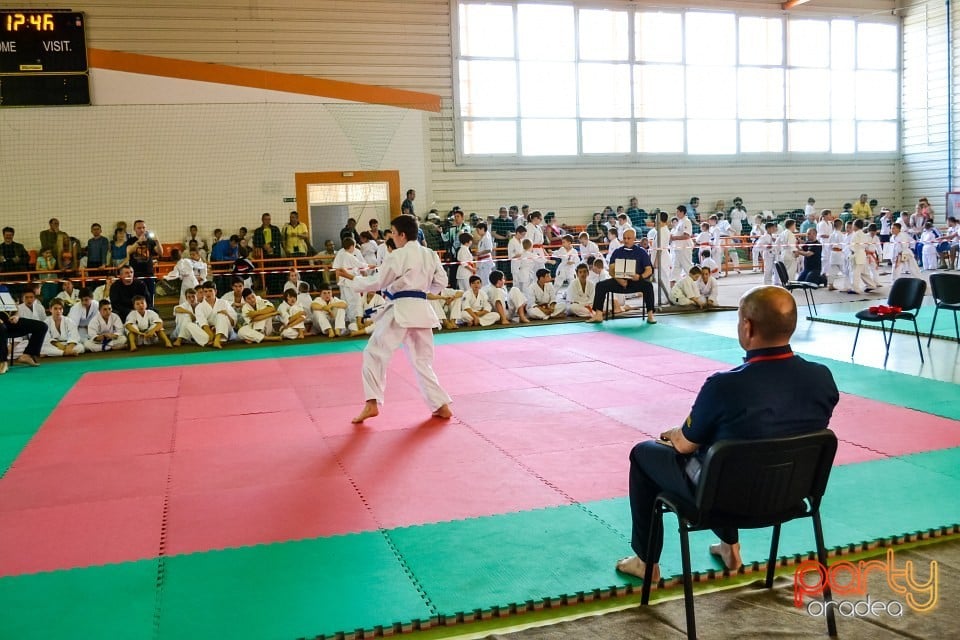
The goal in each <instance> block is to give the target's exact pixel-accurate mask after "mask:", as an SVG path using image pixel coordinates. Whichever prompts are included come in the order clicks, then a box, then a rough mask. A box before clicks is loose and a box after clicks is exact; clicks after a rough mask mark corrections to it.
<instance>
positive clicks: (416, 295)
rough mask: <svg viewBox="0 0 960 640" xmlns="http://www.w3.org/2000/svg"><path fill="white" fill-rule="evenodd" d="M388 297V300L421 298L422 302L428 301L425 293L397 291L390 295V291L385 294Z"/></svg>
mask: <svg viewBox="0 0 960 640" xmlns="http://www.w3.org/2000/svg"><path fill="white" fill-rule="evenodd" d="M383 293H384V295H385V296H387V300H398V299H400V298H419V299H420V300H426V299H427V294H426V293H424V292H423V291H395V292H393V293H390V292H389V291H384V292H383Z"/></svg>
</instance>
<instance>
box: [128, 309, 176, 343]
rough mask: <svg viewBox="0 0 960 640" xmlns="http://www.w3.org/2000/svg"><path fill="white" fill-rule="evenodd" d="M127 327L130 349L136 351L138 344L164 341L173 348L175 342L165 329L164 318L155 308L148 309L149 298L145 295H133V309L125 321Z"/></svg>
mask: <svg viewBox="0 0 960 640" xmlns="http://www.w3.org/2000/svg"><path fill="white" fill-rule="evenodd" d="M124 327H126V329H127V342H128V343H129V344H130V351H136V350H137V346H138V345H139V346H145V345H150V344H156V343H157V342H160V341H163V346H165V347H166V348H167V349H172V348H173V343H172V342H170V338H168V337H167V334H166V332H165V331H164V330H163V320H161V319H160V316H159V315H157V312H156V311H154V310H153V309H147V299H146V298H144V297H143V296H133V311H131V312H130V313H129V315H127V320H126V322H125V323H124Z"/></svg>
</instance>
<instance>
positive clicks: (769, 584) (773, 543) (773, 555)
mask: <svg viewBox="0 0 960 640" xmlns="http://www.w3.org/2000/svg"><path fill="white" fill-rule="evenodd" d="M779 546H780V525H779V524H776V525H774V526H773V537H772V538H771V540H770V557H769V558H767V581H766V582H765V583H764V586H765V587H766V588H767V589H771V588H773V574H774V573H776V571H777V548H778V547H779Z"/></svg>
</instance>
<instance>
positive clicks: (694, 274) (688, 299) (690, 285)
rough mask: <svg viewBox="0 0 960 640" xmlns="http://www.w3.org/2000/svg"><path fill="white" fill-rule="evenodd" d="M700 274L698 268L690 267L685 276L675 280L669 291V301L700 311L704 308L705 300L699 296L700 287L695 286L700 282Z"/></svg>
mask: <svg viewBox="0 0 960 640" xmlns="http://www.w3.org/2000/svg"><path fill="white" fill-rule="evenodd" d="M700 273H701V269H700V267H698V266H696V265H694V266H692V267H690V271H688V272H687V275H686V276H684V277H682V278H680V279H679V280H677V283H676V284H675V285H673V288H672V289H671V290H670V301H671V302H673V304H676V305H680V306H682V307H691V306H696V307H698V308H700V309H702V308H703V307H704V306H706V299H705V298H704V297H703V296H701V295H700V287H699V286H698V284H697V283H698V282H699V281H700Z"/></svg>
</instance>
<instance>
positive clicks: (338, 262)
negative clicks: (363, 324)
mask: <svg viewBox="0 0 960 640" xmlns="http://www.w3.org/2000/svg"><path fill="white" fill-rule="evenodd" d="M332 267H333V269H335V270H336V269H347V270H352V271H353V273H354V275H358V276H360V275H364V274H365V273H367V269H366V267H367V263H366V262H365V261H364V260H363V256H361V255H358V252H357V251H356V243H355V242H354V241H353V238H351V237H350V236H345V237H344V238H343V248H342V249H340V250H339V251H337V255H335V256H334V257H333V265H332ZM337 286H338V287H339V288H340V299H341V300H343V301H344V302H346V303H347V317H349V318H358V317H360V316H361V315H362V313H363V311H362V307H361V304H360V295H359V294H358V293H357V292H356V291H354V290H353V289H351V288H350V287H348V286H347V279H346V278H337Z"/></svg>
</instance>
